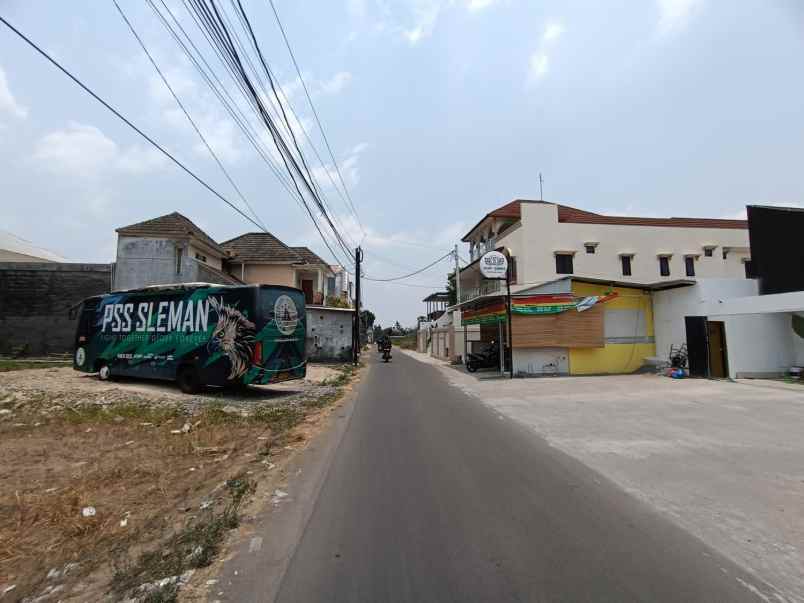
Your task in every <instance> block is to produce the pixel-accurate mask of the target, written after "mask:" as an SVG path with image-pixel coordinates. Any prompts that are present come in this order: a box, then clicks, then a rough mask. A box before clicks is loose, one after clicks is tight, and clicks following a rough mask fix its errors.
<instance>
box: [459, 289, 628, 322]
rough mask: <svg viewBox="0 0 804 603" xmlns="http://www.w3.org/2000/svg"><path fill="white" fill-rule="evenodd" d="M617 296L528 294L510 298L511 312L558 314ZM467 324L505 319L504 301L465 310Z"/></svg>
mask: <svg viewBox="0 0 804 603" xmlns="http://www.w3.org/2000/svg"><path fill="white" fill-rule="evenodd" d="M615 297H617V293H609V294H608V295H604V296H601V297H595V299H592V298H590V297H573V296H572V294H571V293H556V294H549V293H546V294H539V295H528V296H527V297H514V298H512V299H511V313H512V314H522V315H526V316H527V315H530V316H537V315H544V314H560V313H561V312H566V311H567V310H573V309H577V310H578V311H579V312H581V311H583V310H588V309H589V308H591V307H592V306H594V305H596V304H600V303H604V302H607V301H609V300H611V299H614V298H615ZM461 320H462V322H463V323H464V324H467V325H486V324H497V323H498V322H504V321H505V320H506V312H505V301H497V302H494V303H492V304H489V305H488V306H485V307H484V308H480V309H477V310H465V311H464V312H463V316H462V318H461Z"/></svg>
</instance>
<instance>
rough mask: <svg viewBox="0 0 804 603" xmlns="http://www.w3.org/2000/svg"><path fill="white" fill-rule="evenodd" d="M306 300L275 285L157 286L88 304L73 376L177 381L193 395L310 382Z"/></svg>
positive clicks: (94, 299)
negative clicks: (218, 389) (210, 390)
mask: <svg viewBox="0 0 804 603" xmlns="http://www.w3.org/2000/svg"><path fill="white" fill-rule="evenodd" d="M306 331H307V314H306V310H305V305H304V293H303V292H302V291H301V290H300V289H294V288H292V287H282V286H272V285H242V286H221V285H214V284H209V283H182V284H175V285H157V286H152V287H145V288H143V289H135V290H128V291H120V292H114V293H108V294H106V295H99V296H95V297H89V298H87V299H85V300H84V301H83V302H82V304H81V306H80V310H79V315H78V324H77V327H76V333H75V346H74V354H73V368H74V369H75V370H78V371H83V372H86V373H97V374H98V376H99V377H100V379H102V380H107V379H112V378H114V377H117V376H121V377H142V378H148V379H164V380H175V381H177V382H178V385H179V387H180V388H181V390H182V391H183V392H185V393H195V392H197V391H199V390H200V389H201V388H202V387H204V386H207V385H217V386H243V385H248V384H269V383H278V382H281V381H289V380H292V379H304V377H305V375H306V370H307V354H306V349H305V348H306V346H305V338H306Z"/></svg>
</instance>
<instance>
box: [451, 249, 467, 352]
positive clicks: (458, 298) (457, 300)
mask: <svg viewBox="0 0 804 603" xmlns="http://www.w3.org/2000/svg"><path fill="white" fill-rule="evenodd" d="M453 254H454V255H455V303H456V304H460V303H461V265H460V262H459V261H458V244H457V243H456V244H455V250H454V251H453ZM456 312H460V317H461V329H463V354H461V362H463V363H465V362H466V325H465V324H463V311H462V310H454V311H453V313H452V316H453V318H454V317H455V313H456ZM455 347H458V346H457V345H456V346H455Z"/></svg>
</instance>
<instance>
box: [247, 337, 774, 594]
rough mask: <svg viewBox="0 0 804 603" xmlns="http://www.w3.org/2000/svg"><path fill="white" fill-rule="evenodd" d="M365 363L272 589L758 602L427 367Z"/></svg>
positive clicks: (705, 551)
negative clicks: (304, 520) (341, 430)
mask: <svg viewBox="0 0 804 603" xmlns="http://www.w3.org/2000/svg"><path fill="white" fill-rule="evenodd" d="M372 356H374V354H372ZM372 363H373V364H372V366H371V367H370V369H369V371H368V375H367V377H366V378H365V380H364V381H363V383H361V385H360V388H359V394H358V398H357V400H356V402H355V407H354V411H353V414H352V417H351V422H350V423H349V425H348V428H347V429H346V431H345V434H344V436H343V439H342V441H341V442H340V444H339V446H338V448H337V451H336V452H335V456H334V458H333V460H332V463H331V465H330V468H329V472H328V474H327V476H326V479H325V481H324V482H323V486H322V487H321V491H320V495H319V497H318V500H317V501H316V502H315V506H314V508H313V510H312V514H311V516H310V520H309V523H308V524H307V526H306V528H305V530H304V533H303V535H302V538H301V541H300V542H299V545H298V547H297V548H296V551H295V554H294V555H293V557H292V559H291V560H290V563H289V566H288V569H287V572H286V573H285V575H284V577H283V579H282V582H281V585H280V588H279V593H278V597H277V600H278V601H281V602H283V603H284V602H308V603H309V602H325V601H326V602H337V601H343V602H347V601H348V602H380V601H382V602H396V601H399V602H422V601H461V602H464V601H617V602H624V601H730V602H736V601H758V600H760V599H759V598H758V597H757V596H756V594H754V593H752V592H751V590H750V589H753V588H756V586H754V585H757V586H759V588H762V586H761V583H760V582H759V581H758V580H757V578H755V577H754V576H752V575H750V574H748V573H746V572H744V571H743V570H741V569H739V568H738V567H737V566H735V565H734V564H732V563H730V562H729V561H727V560H726V559H725V558H724V557H722V556H721V555H719V554H718V553H716V552H715V551H713V550H712V549H710V548H707V547H706V546H705V545H704V544H703V543H702V542H700V541H699V540H697V539H695V538H694V537H692V536H691V535H689V534H688V533H686V532H684V531H683V530H682V529H681V528H678V527H676V526H675V525H674V524H671V523H670V522H669V521H667V520H665V519H663V518H662V517H660V516H659V515H657V514H656V513H655V512H654V511H653V510H651V509H650V508H649V507H648V506H647V505H645V504H643V503H641V502H639V501H637V500H636V499H634V498H632V497H631V496H630V495H628V494H626V493H625V492H623V491H622V490H620V489H619V488H617V487H616V486H615V485H614V484H612V483H610V482H608V481H606V480H605V479H604V478H603V477H601V476H600V475H598V474H596V473H594V472H593V471H592V470H590V469H588V468H587V467H585V466H584V465H582V464H580V463H579V462H577V461H575V460H574V459H572V458H571V457H569V456H567V455H565V454H564V453H562V452H560V451H558V450H556V449H554V448H551V447H550V446H548V445H547V444H546V443H545V442H544V441H543V440H541V439H540V438H538V437H537V436H536V435H534V434H533V433H532V432H530V431H528V430H526V429H525V428H524V427H522V426H520V425H518V424H516V423H514V422H512V421H511V420H508V419H503V418H502V417H501V415H499V414H497V413H496V412H495V411H494V410H492V409H490V408H487V407H486V406H484V405H483V404H482V403H481V402H480V401H479V400H477V399H475V398H472V397H469V396H467V395H465V394H463V393H462V392H461V391H460V390H458V389H456V388H454V387H451V386H450V385H449V384H448V383H447V382H446V380H445V379H444V378H443V377H442V376H441V375H440V374H439V372H438V371H437V370H436V369H434V368H433V367H431V366H428V365H425V364H422V363H419V362H417V361H416V360H414V359H412V358H410V357H408V356H406V355H404V354H402V353H400V352H398V351H396V353H395V354H394V357H393V361H392V362H391V363H390V364H384V363H380V362H376V360H374V359H373V358H372ZM533 386H534V387H538V386H539V382H538V381H537V380H534V381H533ZM254 595H255V598H254V600H262V599H260V598H259V595H258V594H257V593H255V594H254Z"/></svg>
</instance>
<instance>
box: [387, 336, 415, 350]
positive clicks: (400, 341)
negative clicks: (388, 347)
mask: <svg viewBox="0 0 804 603" xmlns="http://www.w3.org/2000/svg"><path fill="white" fill-rule="evenodd" d="M391 342H392V343H393V344H394V345H395V346H397V347H400V348H402V349H403V350H415V349H416V333H411V334H410V335H405V336H404V337H394V338H392V339H391Z"/></svg>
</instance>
